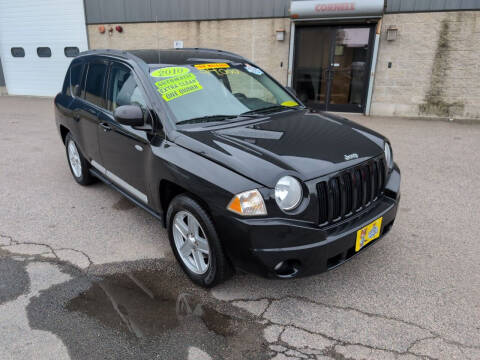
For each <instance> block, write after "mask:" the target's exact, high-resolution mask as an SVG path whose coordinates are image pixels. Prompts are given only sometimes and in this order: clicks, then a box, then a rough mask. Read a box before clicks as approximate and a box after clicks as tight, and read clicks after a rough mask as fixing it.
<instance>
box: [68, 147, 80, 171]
mask: <svg viewBox="0 0 480 360" xmlns="http://www.w3.org/2000/svg"><path fill="white" fill-rule="evenodd" d="M67 149H68V161H69V162H70V166H71V167H72V171H73V174H74V175H75V177H77V178H79V177H80V176H82V163H81V162H80V154H79V153H78V150H77V146H76V145H75V143H74V142H73V141H72V140H70V141H69V142H68V146H67Z"/></svg>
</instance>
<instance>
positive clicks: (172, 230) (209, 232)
mask: <svg viewBox="0 0 480 360" xmlns="http://www.w3.org/2000/svg"><path fill="white" fill-rule="evenodd" d="M167 224H168V236H169V239H170V245H171V246H172V250H173V253H174V254H175V257H176V258H177V260H178V262H179V263H180V265H181V266H182V268H183V270H184V271H185V273H186V274H187V275H188V276H189V277H190V279H192V281H193V282H195V283H196V284H198V285H201V286H203V287H212V286H214V285H216V284H218V283H220V282H222V281H224V280H225V279H226V278H228V276H229V275H230V274H231V269H230V266H229V263H228V260H227V259H226V257H225V255H224V253H223V249H222V246H221V244H220V240H219V238H218V236H217V233H216V231H215V227H214V225H213V223H212V220H211V219H210V216H209V215H208V213H207V212H206V211H205V210H204V209H203V207H202V206H201V205H200V204H199V203H198V202H197V201H195V200H194V199H192V198H191V197H189V196H187V195H184V194H182V195H178V196H176V197H175V198H174V199H173V200H172V201H171V203H170V205H169V207H168V211H167Z"/></svg>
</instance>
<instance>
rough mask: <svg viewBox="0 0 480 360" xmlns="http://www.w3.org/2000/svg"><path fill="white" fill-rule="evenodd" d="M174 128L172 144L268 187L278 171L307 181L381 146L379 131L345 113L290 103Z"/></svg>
mask: <svg viewBox="0 0 480 360" xmlns="http://www.w3.org/2000/svg"><path fill="white" fill-rule="evenodd" d="M217 124H218V123H217ZM178 133H179V134H178V136H177V137H176V138H175V139H174V141H175V143H177V144H178V145H180V146H182V147H185V148H188V149H190V150H191V151H194V152H196V153H199V154H201V155H203V156H205V157H207V158H209V159H211V160H213V161H215V162H217V163H220V164H222V165H223V166H225V167H227V168H230V169H232V170H233V171H235V172H237V173H239V174H242V175H243V176H246V177H248V178H250V179H252V180H253V181H255V182H257V183H260V184H262V185H264V186H268V187H274V186H275V184H276V182H277V180H278V179H279V178H280V177H281V176H283V175H293V176H295V177H297V178H299V179H301V180H303V181H307V180H310V179H313V178H316V177H320V176H323V175H327V174H329V173H331V172H335V171H339V170H341V169H344V168H348V167H351V166H354V165H356V164H358V163H360V162H363V161H365V160H367V159H369V158H372V157H375V156H378V155H379V154H382V153H383V146H384V145H383V144H384V138H383V137H382V136H381V135H379V134H377V133H375V132H374V131H371V130H368V129H367V128H365V127H363V126H361V125H358V124H355V123H353V122H351V121H349V120H347V119H343V118H340V117H337V116H333V115H330V114H327V113H317V112H313V111H310V110H296V109H292V110H287V111H283V112H281V113H276V114H273V115H269V116H265V117H261V118H255V119H251V120H247V121H241V122H237V123H227V124H222V125H221V126H218V125H216V126H211V127H208V126H195V127H183V128H181V129H179V130H178Z"/></svg>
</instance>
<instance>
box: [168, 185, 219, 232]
mask: <svg viewBox="0 0 480 360" xmlns="http://www.w3.org/2000/svg"><path fill="white" fill-rule="evenodd" d="M180 194H185V195H188V196H189V197H191V198H192V199H193V200H195V201H197V202H198V203H199V204H200V205H201V206H202V207H203V208H204V209H205V211H206V212H207V214H208V215H209V216H210V218H211V219H212V222H213V217H212V213H211V210H210V207H209V206H208V204H207V202H206V201H204V200H203V199H202V198H200V197H199V196H198V195H196V194H194V193H192V192H190V191H188V190H187V189H186V188H184V187H183V186H180V185H178V184H176V183H174V182H173V181H170V180H167V179H162V180H160V184H159V195H160V206H161V209H162V214H163V215H162V222H163V226H164V227H165V228H166V227H167V211H168V206H169V205H170V203H171V202H172V200H173V199H174V198H175V196H177V195H180Z"/></svg>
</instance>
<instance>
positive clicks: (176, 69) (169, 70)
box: [150, 66, 190, 77]
mask: <svg viewBox="0 0 480 360" xmlns="http://www.w3.org/2000/svg"><path fill="white" fill-rule="evenodd" d="M188 72H190V69H189V68H186V67H183V66H170V67H164V68H161V69H157V70H154V71H152V72H151V73H150V76H152V77H172V76H177V75H183V74H186V73H188Z"/></svg>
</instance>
